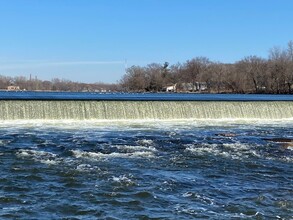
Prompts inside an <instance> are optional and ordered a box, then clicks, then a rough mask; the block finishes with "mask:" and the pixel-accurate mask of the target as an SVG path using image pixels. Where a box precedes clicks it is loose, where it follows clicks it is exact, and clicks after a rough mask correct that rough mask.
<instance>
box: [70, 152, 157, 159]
mask: <svg viewBox="0 0 293 220" xmlns="http://www.w3.org/2000/svg"><path fill="white" fill-rule="evenodd" d="M72 153H73V155H74V156H75V157H76V158H86V159H95V160H100V159H109V158H139V157H145V158H150V157H154V154H153V153H152V152H150V151H136V152H132V153H119V152H113V153H109V154H104V153H100V152H86V151H81V150H72Z"/></svg>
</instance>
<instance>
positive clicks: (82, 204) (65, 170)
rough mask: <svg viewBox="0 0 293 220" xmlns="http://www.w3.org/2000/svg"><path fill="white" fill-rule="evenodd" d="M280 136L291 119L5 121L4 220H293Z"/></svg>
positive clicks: (288, 152) (1, 164) (1, 145)
mask: <svg viewBox="0 0 293 220" xmlns="http://www.w3.org/2000/svg"><path fill="white" fill-rule="evenodd" d="M273 138H288V139H293V121H292V120H275V121H274V120H169V121H168V120H167V121H166V120H165V121H162V120H124V121H123V120H121V121H118V120H113V121H109V120H100V121H95V120H84V121H81V120H75V121H74V120H63V121H62V120H52V121H49V120H35V121H34V120H28V121H25V120H11V121H9V120H8V121H7V120H6V121H1V123H0V172H1V175H0V192H1V193H0V218H2V219H4V218H11V219H62V218H64V219H192V218H198V219H204V218H209V219H249V218H251V219H292V218H293V212H292V210H293V144H292V145H291V143H277V142H274V141H271V140H272V139H273ZM270 139H271V140H270Z"/></svg>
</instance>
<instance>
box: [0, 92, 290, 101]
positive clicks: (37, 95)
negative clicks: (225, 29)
mask: <svg viewBox="0 0 293 220" xmlns="http://www.w3.org/2000/svg"><path fill="white" fill-rule="evenodd" d="M0 100H133V101H138V100H144V101H148V100H149V101H150V100H152V101H153V100H155V101H157V100H158V101H161V100H165V101H167V100H169V101H180V100H181V101H293V95H267V94H257V95H256V94H194V93H95V92H92V93H89V92H30V91H17V92H14V91H12V92H11V91H9V92H8V91H0Z"/></svg>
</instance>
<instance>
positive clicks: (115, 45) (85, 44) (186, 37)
mask: <svg viewBox="0 0 293 220" xmlns="http://www.w3.org/2000/svg"><path fill="white" fill-rule="evenodd" d="M292 12H293V1H292V0H0V75H7V76H18V75H22V76H26V77H29V75H30V74H32V75H33V76H37V77H38V78H39V79H43V80H51V79H52V78H56V77H58V78H64V79H69V80H73V81H80V82H107V83H109V82H117V81H118V80H119V79H120V78H121V77H122V75H123V74H124V68H125V60H127V66H131V65H146V64H148V63H152V62H158V63H163V62H165V61H168V62H169V63H171V64H173V63H176V62H184V61H186V60H188V59H192V58H194V57H197V56H206V57H208V58H210V59H211V60H213V61H220V62H235V61H237V60H240V59H242V58H243V57H245V56H248V55H257V56H261V57H267V55H268V51H269V49H270V48H272V47H274V46H281V47H285V46H286V44H287V43H288V41H289V40H293V28H292V27H293V26H292V23H293V13H292Z"/></svg>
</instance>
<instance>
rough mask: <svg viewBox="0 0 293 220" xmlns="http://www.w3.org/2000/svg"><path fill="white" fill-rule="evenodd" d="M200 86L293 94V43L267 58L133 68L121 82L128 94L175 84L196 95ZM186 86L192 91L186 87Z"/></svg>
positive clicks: (208, 89) (203, 59) (214, 90)
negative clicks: (228, 62)
mask: <svg viewBox="0 0 293 220" xmlns="http://www.w3.org/2000/svg"><path fill="white" fill-rule="evenodd" d="M198 83H202V84H204V85H205V90H204V92H209V93H271V94H292V93H293V41H289V42H288V44H287V46H286V48H281V47H273V48H271V49H270V50H269V54H268V58H262V57H259V56H247V57H244V58H243V59H241V60H240V61H237V62H235V63H232V64H227V63H220V62H214V61H211V60H210V59H209V58H207V57H195V58H193V59H191V60H187V61H186V62H184V63H177V64H173V65H169V63H168V62H165V63H164V64H158V63H152V64H148V65H146V66H131V67H130V68H128V69H127V70H126V73H125V75H124V76H123V77H122V79H121V80H120V86H121V87H120V88H122V89H123V90H124V91H127V92H160V91H164V88H166V86H168V85H176V89H175V92H176V91H177V92H186V91H187V90H188V91H191V92H197V91H198V87H197V86H196V85H197V84H198ZM186 84H189V85H192V86H191V87H190V86H189V89H186V88H184V86H185V85H186Z"/></svg>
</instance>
